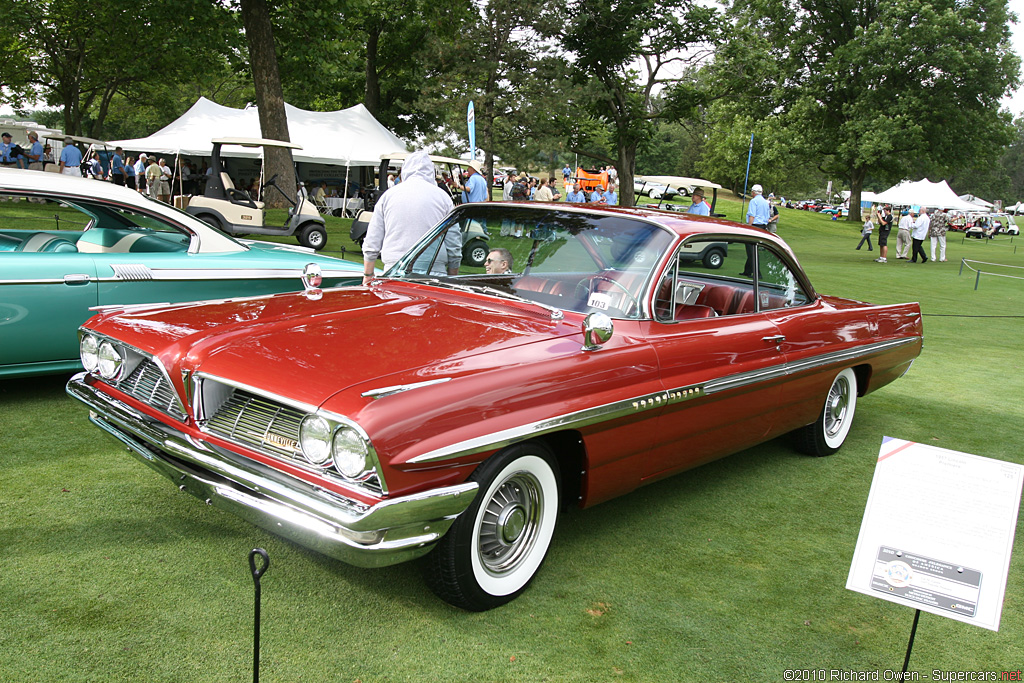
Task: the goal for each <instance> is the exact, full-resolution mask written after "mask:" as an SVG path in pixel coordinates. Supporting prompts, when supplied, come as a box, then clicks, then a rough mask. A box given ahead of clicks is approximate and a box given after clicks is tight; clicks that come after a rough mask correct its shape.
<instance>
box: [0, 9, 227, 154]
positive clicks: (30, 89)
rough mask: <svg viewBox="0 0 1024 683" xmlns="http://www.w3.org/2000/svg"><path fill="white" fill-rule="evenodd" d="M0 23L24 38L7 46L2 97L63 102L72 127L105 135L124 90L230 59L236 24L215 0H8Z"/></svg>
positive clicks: (0, 78)
mask: <svg viewBox="0 0 1024 683" xmlns="http://www.w3.org/2000/svg"><path fill="white" fill-rule="evenodd" d="M136 17H145V19H146V20H145V21H136V20H134V19H135V18H136ZM0 23H2V25H3V26H4V27H5V28H6V29H7V30H8V31H9V32H11V33H13V35H14V36H17V37H18V40H15V41H9V42H8V44H7V45H5V46H4V47H5V50H4V60H2V62H0V85H2V86H3V87H2V89H0V100H2V101H4V102H6V103H8V104H12V105H14V106H16V107H23V106H24V105H26V104H32V103H35V102H36V101H38V100H43V101H44V102H45V103H46V104H49V105H51V106H59V107H61V108H62V110H63V114H64V130H65V131H66V132H68V133H72V134H79V133H88V134H90V135H92V136H93V137H102V136H103V133H104V123H105V120H106V117H107V114H108V112H109V108H110V105H111V102H113V100H114V98H115V97H116V96H117V95H118V94H119V93H120V94H123V93H125V92H126V91H127V90H128V89H130V88H131V87H132V86H134V85H137V84H139V83H143V82H148V81H155V80H157V79H162V80H164V81H166V82H176V81H178V80H180V79H183V78H191V77H194V76H195V75H196V74H197V73H205V72H206V69H207V66H208V65H209V64H211V63H216V62H217V60H223V54H224V52H225V51H228V50H230V47H231V44H232V43H231V29H232V28H233V25H234V22H233V20H232V17H231V14H230V13H229V12H228V11H227V10H226V9H224V8H223V7H221V6H220V5H219V4H217V3H211V2H208V0H138V1H136V0H104V2H87V1H86V0H49V1H47V2H35V1H33V0H8V1H7V2H5V3H3V5H2V7H0ZM126 24H127V25H126ZM86 122H88V128H86V127H85V123H86Z"/></svg>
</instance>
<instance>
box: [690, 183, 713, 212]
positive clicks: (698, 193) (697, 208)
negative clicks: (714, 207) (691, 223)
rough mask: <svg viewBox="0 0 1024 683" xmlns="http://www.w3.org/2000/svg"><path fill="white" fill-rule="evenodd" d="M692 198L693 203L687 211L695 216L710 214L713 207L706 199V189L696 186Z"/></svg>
mask: <svg viewBox="0 0 1024 683" xmlns="http://www.w3.org/2000/svg"><path fill="white" fill-rule="evenodd" d="M690 199H692V200H693V204H692V205H691V206H690V208H689V209H688V210H687V212H686V213H691V214H693V215H695V216H710V215H711V207H710V206H708V203H707V202H706V201H704V190H702V189H701V188H699V187H698V188H696V189H695V190H694V191H693V194H691V195H690Z"/></svg>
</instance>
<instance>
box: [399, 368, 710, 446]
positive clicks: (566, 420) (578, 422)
mask: <svg viewBox="0 0 1024 683" xmlns="http://www.w3.org/2000/svg"><path fill="white" fill-rule="evenodd" d="M703 395H704V392H703V390H702V389H701V388H700V387H699V386H691V387H681V388H678V389H673V390H671V391H659V392H657V393H653V394H646V395H644V396H637V397H635V398H628V399H625V400H623V401H616V402H615V403H608V404H606V405H603V406H598V407H596V408H587V409H586V410H579V411H576V412H573V413H567V414H565V415H559V416H558V417H553V418H550V419H547V420H540V421H538V422H533V423H530V424H527V425H522V426H520V427H512V428H511V429H506V430H503V431H500V432H496V433H494V434H486V435H484V436H479V437H476V438H474V439H467V440H466V441H461V442H459V443H457V444H452V445H451V446H446V447H444V448H439V449H437V450H433V451H431V452H429V453H424V454H423V455H417V456H416V457H414V458H410V460H409V462H410V463H413V464H418V463H424V462H437V461H439V460H450V459H452V458H459V457H462V456H464V455H471V454H473V453H479V452H480V451H483V450H491V449H496V448H504V447H505V446H509V445H511V444H514V443H516V442H517V441H522V440H523V439H525V438H527V437H531V436H540V435H542V434H550V433H551V432H557V431H561V430H563V429H570V428H578V427H586V426H589V425H592V424H597V423H599V422H607V421H608V420H615V419H617V418H620V417H624V416H626V415H631V414H633V413H637V412H642V411H646V410H650V409H652V408H660V407H662V406H666V405H672V404H675V403H681V402H683V401H692V400H694V399H696V398H700V397H701V396H703Z"/></svg>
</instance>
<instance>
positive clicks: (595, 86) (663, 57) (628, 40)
mask: <svg viewBox="0 0 1024 683" xmlns="http://www.w3.org/2000/svg"><path fill="white" fill-rule="evenodd" d="M716 27H717V12H716V11H715V10H714V9H712V8H710V7H706V6H704V5H700V4H697V3H695V2H690V0H611V1H610V2H583V1H582V0H573V1H572V2H570V3H569V18H568V20H567V21H566V24H565V28H564V30H563V31H562V32H561V33H560V35H559V41H560V43H561V45H562V47H563V48H564V49H565V50H566V51H567V52H568V53H569V54H570V56H571V57H572V58H573V60H574V63H573V67H574V70H575V78H576V80H577V82H578V83H581V84H586V86H587V88H586V90H585V91H584V93H585V94H584V97H583V100H582V101H581V102H580V103H579V104H580V105H581V109H584V110H586V111H587V112H588V113H589V114H590V115H591V116H593V117H594V118H595V119H597V120H600V121H603V122H604V123H605V124H606V125H608V126H609V127H610V129H611V133H612V138H613V140H614V147H615V153H616V159H615V166H616V167H617V169H618V171H619V180H620V184H621V187H620V190H619V196H620V200H621V202H622V203H623V204H632V202H633V169H634V162H635V159H636V151H637V147H638V146H639V145H640V144H641V143H643V142H644V141H645V140H647V139H649V138H650V136H651V134H652V132H653V122H654V121H656V120H659V119H663V120H670V121H672V120H679V119H682V118H686V117H689V116H691V115H693V114H694V112H695V111H696V109H697V107H698V106H700V105H701V104H703V103H704V102H706V101H707V98H708V94H707V93H706V92H704V91H703V90H701V89H700V88H699V87H698V85H697V83H696V81H694V80H693V78H692V77H691V75H692V67H694V66H695V65H697V64H699V63H701V62H702V61H703V60H704V59H706V58H707V57H708V56H709V54H710V53H709V49H710V47H711V46H712V45H714V44H715V43H716V42H717V40H718V37H717V28H716ZM659 91H660V94H661V97H660V98H658V99H656V96H657V95H658V94H659Z"/></svg>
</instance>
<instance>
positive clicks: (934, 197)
mask: <svg viewBox="0 0 1024 683" xmlns="http://www.w3.org/2000/svg"><path fill="white" fill-rule="evenodd" d="M874 202H875V203H876V204H893V205H896V206H924V207H927V208H933V209H953V210H957V211H977V210H978V207H977V206H975V205H974V204H971V203H970V202H965V201H964V200H962V199H960V198H959V197H957V196H956V193H955V192H953V190H951V189H949V185H947V184H946V181H945V180H940V181H939V182H937V183H933V182H932V181H930V180H928V179H927V178H924V179H923V180H918V181H909V180H904V181H903V182H902V183H900V184H898V185H894V186H893V187H890V188H889V189H888V190H886V191H885V192H880V193H878V194H876V195H875V196H874Z"/></svg>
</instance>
